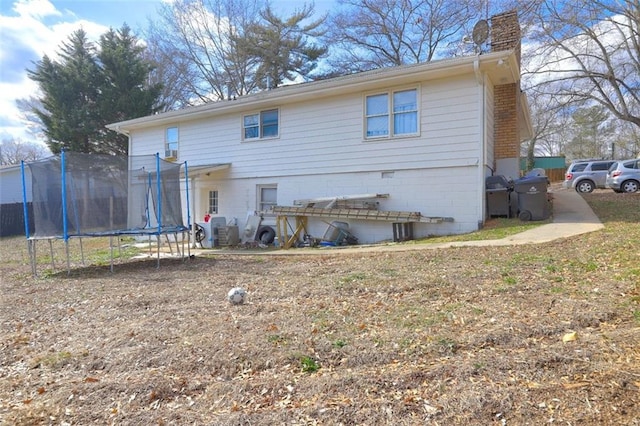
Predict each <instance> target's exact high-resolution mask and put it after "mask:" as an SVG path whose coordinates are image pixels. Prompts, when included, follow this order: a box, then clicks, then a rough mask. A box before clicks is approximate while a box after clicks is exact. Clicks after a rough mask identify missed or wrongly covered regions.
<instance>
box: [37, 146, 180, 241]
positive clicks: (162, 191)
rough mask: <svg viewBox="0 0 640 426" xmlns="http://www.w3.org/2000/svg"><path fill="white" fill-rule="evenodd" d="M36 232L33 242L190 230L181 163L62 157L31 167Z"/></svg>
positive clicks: (78, 155)
mask: <svg viewBox="0 0 640 426" xmlns="http://www.w3.org/2000/svg"><path fill="white" fill-rule="evenodd" d="M28 166H29V170H30V172H31V185H32V203H33V216H34V217H33V219H34V224H35V230H33V232H31V235H28V237H34V238H51V237H63V238H65V239H66V238H69V237H76V236H99V235H119V234H146V233H153V234H161V233H165V232H179V231H184V230H185V229H187V228H186V227H185V226H184V225H183V219H182V204H181V199H180V168H181V166H182V164H180V163H172V162H168V161H164V160H162V159H160V158H159V157H158V156H157V155H145V156H129V157H123V156H112V155H97V154H83V153H76V152H63V153H62V154H60V155H55V156H52V157H48V158H46V159H44V160H41V161H36V162H33V163H29V164H28Z"/></svg>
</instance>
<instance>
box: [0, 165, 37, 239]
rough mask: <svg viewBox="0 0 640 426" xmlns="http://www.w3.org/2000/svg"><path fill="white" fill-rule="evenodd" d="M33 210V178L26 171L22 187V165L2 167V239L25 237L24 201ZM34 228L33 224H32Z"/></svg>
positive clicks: (0, 179) (0, 207)
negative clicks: (11, 236)
mask: <svg viewBox="0 0 640 426" xmlns="http://www.w3.org/2000/svg"><path fill="white" fill-rule="evenodd" d="M25 197H26V200H27V209H28V210H30V209H31V176H30V174H29V171H28V168H26V169H25V186H24V189H23V185H22V167H21V166H20V165H12V166H3V167H0V237H6V236H10V235H21V234H22V235H24V199H25ZM31 226H33V222H31Z"/></svg>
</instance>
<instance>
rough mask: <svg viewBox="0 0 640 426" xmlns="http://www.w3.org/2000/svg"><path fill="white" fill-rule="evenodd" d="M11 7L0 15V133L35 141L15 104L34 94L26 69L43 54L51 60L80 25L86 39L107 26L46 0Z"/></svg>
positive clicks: (19, 1) (23, 0)
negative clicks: (4, 13) (0, 33)
mask: <svg viewBox="0 0 640 426" xmlns="http://www.w3.org/2000/svg"><path fill="white" fill-rule="evenodd" d="M11 10H12V12H13V13H12V14H11V15H0V28H2V43H0V61H1V62H2V66H1V69H0V135H2V138H6V137H10V136H13V137H15V138H20V139H22V140H25V141H35V140H36V139H37V138H36V137H35V136H34V135H33V134H31V133H30V132H29V131H28V128H27V126H26V125H25V123H24V121H23V119H22V114H21V113H20V111H19V110H18V108H17V106H16V103H15V102H16V100H17V99H22V98H29V97H30V96H36V95H37V90H38V86H37V84H35V83H34V82H33V81H31V80H30V79H29V78H28V77H27V72H26V69H33V68H34V67H35V65H34V62H36V61H38V60H40V59H41V58H42V56H43V55H45V54H46V55H48V56H50V57H51V58H52V59H55V57H56V53H57V51H59V49H60V46H61V44H62V42H64V41H66V40H68V38H69V36H70V35H71V34H72V33H73V32H74V31H76V30H78V29H80V28H82V29H83V30H84V31H85V32H86V33H87V36H88V38H89V40H92V41H97V40H98V38H99V36H100V35H101V34H103V33H104V32H106V31H107V30H108V27H107V26H104V25H101V24H98V23H95V22H90V21H87V20H81V19H78V17H77V16H76V15H75V14H73V13H71V12H70V11H68V10H65V11H61V10H58V9H56V7H55V6H54V4H53V3H51V2H50V1H49V0H17V1H15V2H14V3H13V5H12V9H11Z"/></svg>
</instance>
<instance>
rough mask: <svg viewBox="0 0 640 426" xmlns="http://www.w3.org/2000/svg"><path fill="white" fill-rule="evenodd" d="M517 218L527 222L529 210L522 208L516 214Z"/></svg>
mask: <svg viewBox="0 0 640 426" xmlns="http://www.w3.org/2000/svg"><path fill="white" fill-rule="evenodd" d="M518 219H520V220H521V221H523V222H529V221H530V220H531V212H530V211H529V210H523V211H521V212H520V214H519V215H518Z"/></svg>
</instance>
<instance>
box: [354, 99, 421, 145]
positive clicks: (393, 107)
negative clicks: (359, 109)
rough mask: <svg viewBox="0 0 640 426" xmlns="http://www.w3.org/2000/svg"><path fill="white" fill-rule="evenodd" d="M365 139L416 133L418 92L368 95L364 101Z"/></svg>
mask: <svg viewBox="0 0 640 426" xmlns="http://www.w3.org/2000/svg"><path fill="white" fill-rule="evenodd" d="M365 110H366V111H365V115H366V117H365V137H366V138H367V139H375V138H388V137H390V136H405V135H415V134H417V133H418V90H417V89H407V90H399V91H395V92H387V93H377V94H375V95H369V96H367V97H366V100H365Z"/></svg>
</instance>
